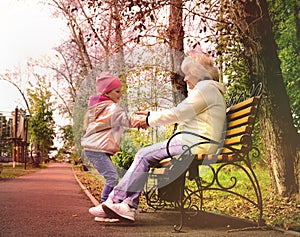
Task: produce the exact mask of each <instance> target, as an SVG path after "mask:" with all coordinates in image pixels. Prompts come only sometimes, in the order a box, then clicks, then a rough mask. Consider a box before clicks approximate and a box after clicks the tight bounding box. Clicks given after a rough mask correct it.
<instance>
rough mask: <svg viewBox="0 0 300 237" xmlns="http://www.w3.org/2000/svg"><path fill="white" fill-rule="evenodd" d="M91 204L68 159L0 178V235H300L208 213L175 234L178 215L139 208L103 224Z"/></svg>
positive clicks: (85, 236)
mask: <svg viewBox="0 0 300 237" xmlns="http://www.w3.org/2000/svg"><path fill="white" fill-rule="evenodd" d="M92 205H93V203H92V201H91V199H90V198H89V197H88V196H87V195H86V193H85V192H84V191H83V190H82V188H81V186H80V185H79V184H78V182H77V181H76V178H75V176H74V174H73V170H72V167H71V166H70V165H68V164H62V163H54V164H51V165H50V166H49V167H48V168H47V169H43V170H40V171H38V172H36V173H33V174H28V175H26V176H22V177H20V178H16V179H12V180H0V236H1V237H10V236H18V237H27V236H28V237H29V236H30V237H32V236H37V237H43V236H48V237H50V236H55V237H56V236H66V237H72V236H74V237H77V236H78V237H81V236H82V237H89V236H100V237H102V236H103V237H110V236H111V237H119V236H120V237H121V236H122V237H127V236H128V237H129V236H130V237H135V236H136V237H137V236H138V237H152V236H178V237H186V236H189V237H192V236H199V237H200V236H203V237H204V236H205V237H210V236H214V237H217V236H219V237H224V236H225V237H226V236H230V237H237V236H239V237H241V236H268V237H283V236H285V237H292V236H300V235H294V234H293V233H282V232H280V231H274V230H265V231H257V230H255V231H242V232H228V231H227V230H228V227H227V226H230V228H240V227H247V226H248V227H249V226H251V225H250V224H249V223H246V222H244V221H241V220H239V219H232V218H227V217H221V216H217V215H212V214H204V215H201V216H199V217H197V218H194V219H193V221H192V220H191V221H190V222H189V223H190V224H189V225H188V226H184V228H183V231H184V232H183V233H179V234H178V233H173V232H172V230H173V228H172V226H173V225H174V223H176V222H175V221H174V220H175V219H176V218H178V215H177V214H174V213H166V212H164V213H138V214H137V220H136V222H135V223H118V224H115V223H114V224H103V223H98V222H95V221H94V220H93V217H92V216H91V215H90V214H89V213H88V208H89V207H90V206H92Z"/></svg>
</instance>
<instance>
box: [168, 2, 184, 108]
mask: <svg viewBox="0 0 300 237" xmlns="http://www.w3.org/2000/svg"><path fill="white" fill-rule="evenodd" d="M168 39H169V45H170V49H171V57H172V62H173V73H172V76H171V81H172V86H173V91H174V93H173V94H174V102H175V104H178V103H179V102H180V101H181V100H182V99H184V98H185V97H186V96H187V89H186V85H185V82H184V81H183V76H182V72H181V70H180V65H181V62H182V59H183V39H184V32H183V25H182V0H171V1H170V15H169V29H168Z"/></svg>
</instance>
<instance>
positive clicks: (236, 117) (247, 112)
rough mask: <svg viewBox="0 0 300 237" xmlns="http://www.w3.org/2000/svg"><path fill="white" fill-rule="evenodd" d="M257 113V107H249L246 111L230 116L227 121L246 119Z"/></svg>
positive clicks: (239, 111)
mask: <svg viewBox="0 0 300 237" xmlns="http://www.w3.org/2000/svg"><path fill="white" fill-rule="evenodd" d="M255 111H256V107H253V106H251V107H247V108H245V109H242V110H238V111H236V112H234V113H231V114H228V116H227V120H230V121H231V120H236V119H238V118H241V117H245V116H247V115H254V114H255Z"/></svg>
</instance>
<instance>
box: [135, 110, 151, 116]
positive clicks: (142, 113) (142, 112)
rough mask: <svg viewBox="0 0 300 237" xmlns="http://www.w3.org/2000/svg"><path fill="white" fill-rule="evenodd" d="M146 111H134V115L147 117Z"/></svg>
mask: <svg viewBox="0 0 300 237" xmlns="http://www.w3.org/2000/svg"><path fill="white" fill-rule="evenodd" d="M148 113H149V112H148V111H136V112H135V114H138V115H145V116H147V115H148Z"/></svg>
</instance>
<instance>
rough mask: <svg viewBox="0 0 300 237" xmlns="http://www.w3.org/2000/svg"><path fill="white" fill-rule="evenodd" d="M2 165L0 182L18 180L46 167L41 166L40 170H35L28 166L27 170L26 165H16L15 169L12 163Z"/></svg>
mask: <svg viewBox="0 0 300 237" xmlns="http://www.w3.org/2000/svg"><path fill="white" fill-rule="evenodd" d="M1 164H2V171H1V173H0V180H1V179H12V178H17V177H19V176H23V175H26V174H30V173H32V172H36V171H37V170H39V169H41V168H43V167H45V165H41V167H40V168H33V167H32V166H31V165H28V164H27V167H26V169H25V167H24V164H16V165H15V167H13V163H12V162H9V163H1Z"/></svg>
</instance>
